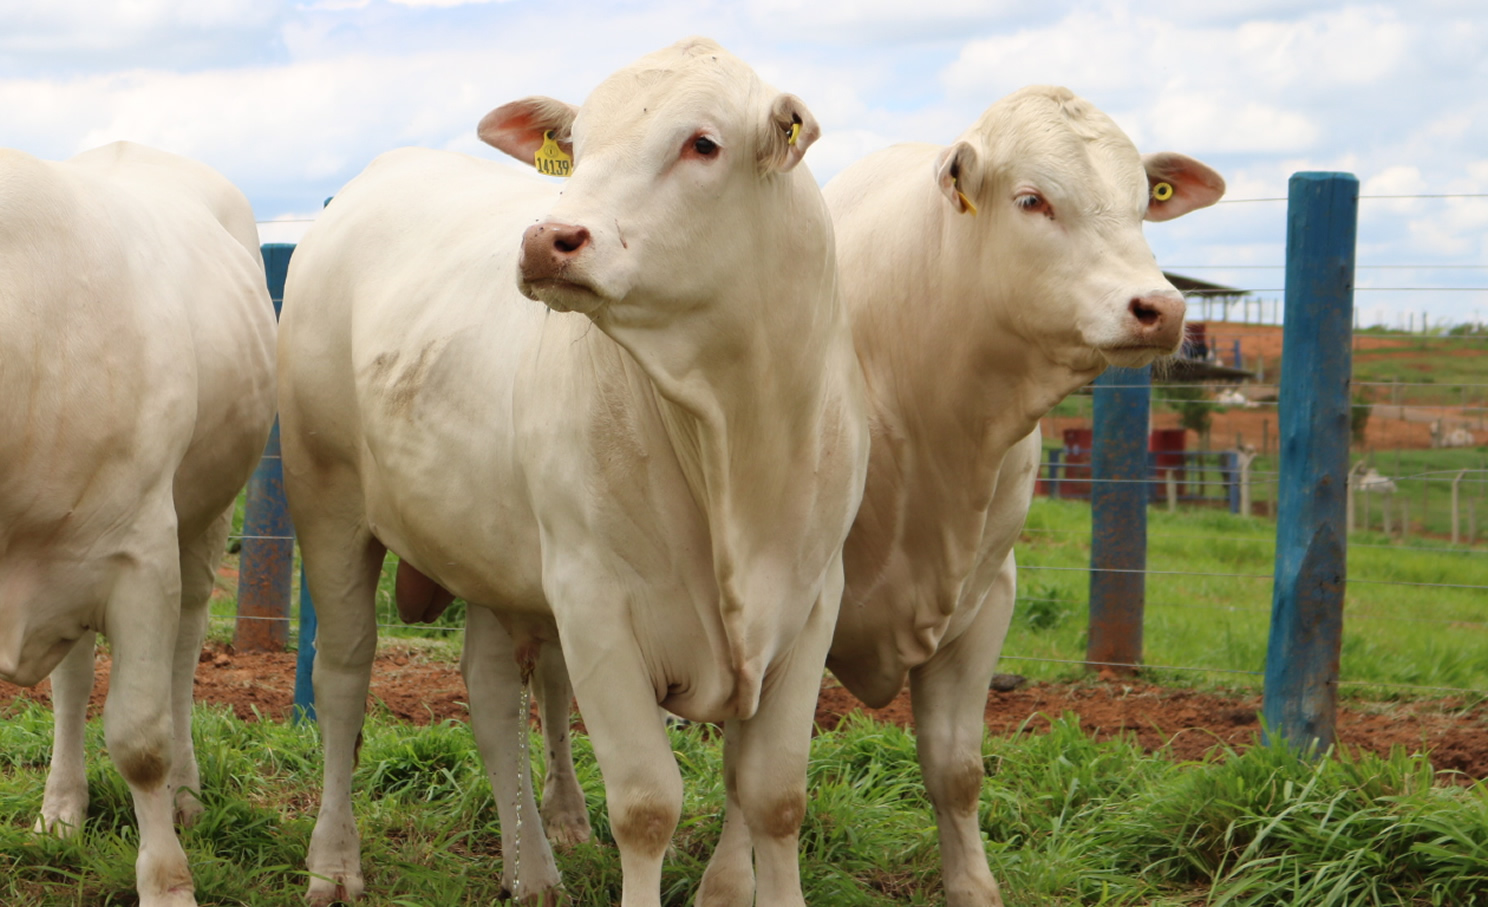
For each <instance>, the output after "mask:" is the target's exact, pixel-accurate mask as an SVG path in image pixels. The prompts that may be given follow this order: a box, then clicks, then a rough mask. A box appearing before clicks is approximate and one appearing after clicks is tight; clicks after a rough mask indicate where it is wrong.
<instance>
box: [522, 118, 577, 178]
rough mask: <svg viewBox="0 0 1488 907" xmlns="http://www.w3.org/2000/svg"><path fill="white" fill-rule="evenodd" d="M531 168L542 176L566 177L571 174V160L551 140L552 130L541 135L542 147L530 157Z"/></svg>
mask: <svg viewBox="0 0 1488 907" xmlns="http://www.w3.org/2000/svg"><path fill="white" fill-rule="evenodd" d="M532 166H534V167H536V168H537V172H538V173H541V174H543V175H544V176H564V177H566V176H568V175H569V174H570V173H572V172H573V158H571V157H569V156H568V153H567V152H565V151H564V150H563V148H562V147H560V146H559V144H558V143H557V142H555V141H554V140H553V130H551V129H549V130H548V131H547V132H544V133H543V143H542V147H541V148H539V149H537V153H536V154H534V155H533V156H532Z"/></svg>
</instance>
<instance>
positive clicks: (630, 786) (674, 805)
mask: <svg viewBox="0 0 1488 907" xmlns="http://www.w3.org/2000/svg"><path fill="white" fill-rule="evenodd" d="M550 597H552V598H570V599H572V600H587V601H603V600H604V599H605V598H606V595H605V594H604V593H601V592H600V591H598V590H595V591H594V593H593V594H587V591H586V594H583V595H574V594H571V595H568V596H550ZM626 610H627V609H625V608H616V609H614V611H615V612H616V613H621V614H623V613H625V611H626ZM581 620H583V622H584V625H583V626H582V627H581V628H579V631H578V632H565V630H566V629H568V630H572V627H567V628H566V627H565V625H564V624H561V623H560V624H559V627H558V630H559V634H560V636H561V638H562V643H563V650H564V653H565V655H566V657H567V660H568V664H569V665H570V667H571V668H572V667H573V666H582V667H580V668H579V669H578V670H576V671H575V670H571V671H570V676H571V677H572V682H573V687H574V692H575V694H576V695H577V697H578V701H579V709H580V710H581V711H582V712H583V713H584V724H585V725H586V726H587V727H588V729H589V739H590V741H591V742H592V743H593V745H594V755H595V757H596V758H597V759H598V760H599V768H600V772H601V774H603V775H604V782H605V800H606V802H607V803H608V804H609V813H610V829H611V831H612V832H613V833H614V835H615V844H616V846H617V848H618V849H619V851H620V871H621V874H622V876H623V879H624V882H623V889H622V892H621V898H620V907H660V904H661V861H662V857H663V856H664V855H665V854H666V850H667V847H668V846H669V845H670V844H671V841H672V832H673V831H675V830H676V827H677V820H678V819H679V818H680V817H681V815H682V775H681V772H679V771H678V770H677V760H676V758H675V757H674V756H673V755H672V745H671V740H670V739H669V738H668V737H667V733H666V727H665V725H664V724H662V722H661V721H659V720H657V707H656V706H657V696H656V688H655V687H654V686H652V683H651V671H650V669H649V668H648V667H647V666H646V663H645V660H644V659H643V658H642V656H641V652H640V648H639V646H638V645H637V643H636V637H635V632H634V629H633V628H632V627H630V626H628V625H626V624H619V623H617V624H611V625H598V622H597V621H596V620H594V619H593V616H592V614H591V615H585V617H584V618H581Z"/></svg>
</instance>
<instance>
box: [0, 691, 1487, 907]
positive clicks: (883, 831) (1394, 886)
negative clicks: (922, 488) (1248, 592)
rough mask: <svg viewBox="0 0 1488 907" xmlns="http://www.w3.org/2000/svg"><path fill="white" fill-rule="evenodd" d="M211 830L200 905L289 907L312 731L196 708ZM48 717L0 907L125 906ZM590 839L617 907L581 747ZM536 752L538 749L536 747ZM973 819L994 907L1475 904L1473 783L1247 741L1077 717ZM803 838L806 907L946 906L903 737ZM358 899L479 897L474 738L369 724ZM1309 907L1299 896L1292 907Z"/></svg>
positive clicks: (853, 761) (998, 747)
mask: <svg viewBox="0 0 1488 907" xmlns="http://www.w3.org/2000/svg"><path fill="white" fill-rule="evenodd" d="M197 714H198V718H197V725H196V734H197V740H198V752H199V754H200V757H201V762H202V769H203V801H204V805H205V807H206V812H205V815H204V816H203V818H202V820H201V821H200V823H199V824H198V825H196V826H195V827H194V828H192V829H189V830H187V831H185V832H184V833H183V843H184V846H185V848H186V851H187V853H188V855H189V857H190V860H191V865H192V871H193V873H194V875H195V879H196V885H197V894H198V898H199V900H200V901H201V903H202V904H204V905H209V904H215V905H253V907H260V905H262V907H268V905H286V907H288V905H298V904H300V903H301V900H300V898H301V893H302V891H303V888H304V886H305V883H306V877H305V874H304V868H303V861H304V853H305V848H306V845H307V843H308V839H309V834H310V829H311V827H312V825H313V810H314V804H315V801H316V797H317V791H318V786H319V768H318V763H319V748H318V741H317V736H316V732H315V730H314V728H313V727H304V726H294V725H289V724H280V723H273V722H257V723H243V722H239V721H237V720H235V719H234V718H233V717H232V716H231V714H230V713H228V712H226V711H225V710H220V709H215V708H207V707H202V708H199V709H198V712H197ZM49 730H50V715H49V714H48V712H47V711H46V710H45V709H42V708H39V707H37V706H36V705H34V704H29V703H27V704H18V705H17V706H15V707H14V708H13V709H12V711H11V712H10V713H9V714H8V716H7V717H6V720H4V721H3V722H0V754H3V756H0V903H4V904H7V905H9V904H15V905H22V904H24V905H37V907H49V905H64V904H65V905H87V907H92V905H108V904H132V903H134V900H133V894H132V888H133V879H132V875H133V870H132V866H133V859H134V855H135V850H136V847H137V840H138V839H137V835H136V833H135V831H134V828H133V822H132V817H131V810H130V809H129V806H128V796H127V791H126V790H125V788H124V785H123V784H122V782H120V781H119V779H118V776H117V775H116V774H115V773H114V771H113V769H112V768H111V767H109V766H107V764H106V763H105V762H104V760H103V759H102V757H101V755H100V751H101V744H102V740H101V737H102V733H101V727H100V726H99V723H98V722H96V721H95V722H93V723H92V724H91V725H90V727H89V752H90V754H91V761H90V766H89V782H90V787H91V790H92V797H93V805H92V807H91V809H90V811H89V816H88V821H87V825H86V826H85V828H84V830H83V832H82V833H81V835H79V836H78V837H76V838H74V839H71V840H67V841H61V840H56V839H53V838H49V837H36V836H34V835H32V834H31V832H30V825H31V822H32V821H33V820H34V817H35V815H36V812H37V810H38V809H39V806H40V800H41V789H42V782H43V778H44V772H45V762H46V759H47V753H48V747H49ZM671 734H672V741H673V748H674V751H675V753H676V755H677V759H678V762H679V764H680V765H681V767H682V771H683V776H684V779H685V781H686V791H687V794H686V800H685V803H684V807H683V816H682V821H681V823H680V825H679V827H678V831H677V834H676V836H675V838H674V844H673V848H672V850H671V851H670V852H669V854H668V856H667V861H666V870H665V873H664V875H663V883H662V887H663V903H665V904H668V905H682V904H686V903H688V899H689V898H690V896H691V893H692V892H693V891H694V890H695V888H696V886H697V883H698V881H699V879H700V878H701V874H702V872H703V868H704V866H705V865H706V860H707V858H708V855H709V853H710V851H711V848H712V846H713V844H714V843H715V842H716V840H717V836H718V833H719V827H720V822H719V818H720V817H719V813H720V810H721V807H722V802H723V790H722V782H721V778H722V771H721V762H720V759H721V754H720V745H719V742H718V740H717V738H716V736H715V735H713V734H710V733H709V732H708V731H707V730H706V729H703V728H696V727H695V728H688V729H682V730H673V731H672V732H671ZM575 745H576V756H577V761H578V767H579V771H580V781H581V783H582V784H583V786H584V789H585V791H586V793H587V795H588V798H589V806H590V813H591V816H592V818H593V820H594V828H595V834H596V841H595V842H594V843H592V844H588V845H583V846H580V847H578V848H575V849H573V850H571V851H568V852H565V853H561V854H560V855H559V865H560V869H561V870H562V871H563V874H564V878H565V884H566V887H567V890H568V892H569V894H570V895H571V896H572V898H573V903H575V904H582V905H589V904H609V903H614V902H616V900H617V899H618V897H619V893H620V868H619V859H618V855H617V853H616V851H615V849H614V844H613V839H612V838H611V835H610V831H609V826H608V824H607V822H606V821H605V816H604V812H603V789H602V785H601V781H600V778H599V776H598V772H597V770H596V769H595V765H594V759H593V754H592V752H591V751H590V749H589V747H588V741H587V738H585V737H584V736H583V735H577V736H576V738H575ZM532 752H533V753H534V757H535V758H536V756H537V755H538V754H540V752H541V747H540V746H538V745H536V741H534V745H533V747H532ZM984 762H985V765H986V768H987V771H988V774H989V779H988V780H987V782H986V783H985V784H984V785H983V792H982V799H981V807H980V817H981V826H982V829H983V832H984V835H985V847H986V851H987V854H988V857H989V859H990V861H991V864H992V867H993V871H994V872H995V873H996V874H997V876H998V878H999V881H1000V882H1001V883H1002V886H1003V891H1004V893H1005V895H1006V897H1007V903H1008V905H1009V907H1032V905H1066V904H1089V905H1097V904H1099V905H1168V907H1178V905H1197V904H1213V905H1262V904H1265V905H1273V904H1308V905H1329V904H1338V905H1354V904H1371V905H1411V907H1415V905H1429V904H1439V905H1454V907H1457V905H1483V904H1488V787H1485V786H1484V785H1482V784H1479V785H1478V786H1476V787H1472V788H1462V787H1459V786H1456V785H1447V784H1440V783H1437V780H1436V779H1435V778H1434V777H1433V775H1432V770H1431V768H1430V766H1429V764H1428V763H1427V762H1426V761H1425V760H1424V759H1423V758H1421V757H1418V756H1408V755H1406V754H1404V753H1395V754H1394V755H1392V756H1390V757H1388V758H1379V757H1374V756H1359V757H1344V758H1334V759H1324V760H1316V761H1310V760H1307V759H1303V758H1300V757H1298V756H1297V755H1295V754H1293V753H1289V752H1286V751H1284V750H1277V749H1268V748H1261V747H1254V748H1251V749H1249V750H1247V751H1246V752H1245V753H1243V754H1240V755H1236V754H1234V753H1229V754H1228V756H1227V758H1224V759H1222V760H1221V759H1216V760H1211V761H1206V762H1201V763H1179V762H1175V761H1174V760H1172V759H1171V758H1168V757H1167V756H1165V755H1164V754H1162V753H1158V754H1145V753H1143V752H1142V751H1141V750H1140V749H1139V748H1137V747H1136V746H1134V745H1133V744H1132V743H1131V742H1130V741H1129V740H1124V739H1118V740H1114V741H1110V742H1102V743H1097V742H1094V741H1092V740H1091V739H1089V738H1087V737H1086V736H1084V735H1083V734H1082V733H1081V731H1080V730H1079V725H1078V722H1077V721H1074V720H1056V721H1055V723H1054V727H1053V729H1052V730H1051V731H1050V732H1049V733H1048V734H1042V735H1033V734H1019V735H1012V736H1008V737H996V738H992V739H989V740H988V741H987V742H986V743H985V745H984ZM809 783H810V790H811V801H810V806H809V809H808V812H807V816H806V820H805V823H804V826H803V829H802V836H801V859H802V878H803V881H804V884H805V887H806V896H807V900H808V902H810V903H813V904H823V905H834V907H835V905H844V907H854V905H865V907H866V905H890V904H900V905H903V904H908V905H931V904H939V903H942V899H941V894H940V891H939V878H940V873H939V859H938V853H937V848H936V839H935V830H934V823H933V818H932V815H931V812H930V809H929V805H928V803H927V801H926V799H925V796H924V793H923V787H922V785H921V783H920V779H919V770H918V768H917V765H916V761H915V750H914V740H913V737H912V736H910V735H909V734H908V733H907V732H905V731H904V730H902V729H900V728H898V727H894V726H888V725H882V724H876V723H874V722H873V721H871V720H869V719H866V718H855V719H850V720H848V721H846V722H844V724H843V725H842V726H841V727H839V728H838V729H837V730H835V731H832V732H828V733H823V734H821V735H820V736H818V737H817V739H816V741H815V743H814V746H813V751H812V761H811V765H810V781H809ZM355 788H356V797H357V814H358V821H359V825H360V830H361V835H362V842H363V846H362V854H363V861H364V868H365V870H366V873H367V881H368V888H369V892H371V893H372V894H371V898H370V900H369V903H370V904H374V905H382V904H389V905H393V904H405V905H415V904H416V905H445V904H484V903H494V902H495V899H496V897H497V895H498V893H499V889H500V866H501V849H500V839H499V827H498V824H497V819H496V810H495V804H494V803H493V802H492V798H491V793H490V788H489V786H488V785H487V784H486V782H485V780H484V778H483V776H482V772H481V769H480V766H479V762H478V759H477V756H476V754H475V751H474V743H473V740H472V738H471V735H470V732H469V730H468V728H467V727H466V726H465V725H463V724H460V723H454V722H447V723H444V724H440V725H435V726H432V727H425V728H418V727H413V726H410V725H405V724H400V723H397V722H394V721H391V720H389V719H386V718H385V717H382V716H377V715H374V716H373V717H372V718H371V719H370V720H369V723H368V728H367V734H366V744H365V746H364V748H363V750H362V756H361V762H360V764H359V767H358V769H357V773H356V780H355ZM1299 898H1300V899H1299Z"/></svg>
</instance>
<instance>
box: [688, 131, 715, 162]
mask: <svg viewBox="0 0 1488 907" xmlns="http://www.w3.org/2000/svg"><path fill="white" fill-rule="evenodd" d="M692 150H693V152H695V153H696V154H697V155H698V156H700V157H712V156H713V155H715V154H717V153H718V143H717V142H715V141H713V140H712V139H710V138H708V137H707V136H705V135H700V136H698V137H697V138H695V139H693V140H692Z"/></svg>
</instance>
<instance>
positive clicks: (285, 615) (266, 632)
mask: <svg viewBox="0 0 1488 907" xmlns="http://www.w3.org/2000/svg"><path fill="white" fill-rule="evenodd" d="M293 251H294V246H292V245H286V244H284V243H267V244H265V245H264V246H263V247H262V252H263V259H264V277H265V279H266V280H267V281H268V285H269V296H270V297H271V298H272V299H273V300H274V315H275V317H277V316H278V314H279V307H280V305H281V304H282V302H283V301H284V278H285V275H286V274H287V273H288V272H289V256H290V253H292V252H293ZM293 570H294V527H293V526H292V525H290V522H289V508H288V507H286V506H285V503H284V467H283V464H282V463H281V462H280V460H279V422H278V420H277V419H276V420H275V421H274V427H273V429H272V430H271V431H270V433H269V442H268V444H266V445H264V452H263V456H262V457H261V458H260V459H259V461H258V465H257V466H256V467H254V469H253V476H252V477H251V478H249V480H248V493H247V499H246V501H245V504H244V508H243V548H242V553H241V556H240V557H239V561H238V624H237V630H236V633H235V634H234V638H233V646H234V647H235V648H236V649H237V650H238V651H239V652H282V651H283V650H284V646H285V643H287V642H288V641H289V593H290V586H291V583H292V581H293Z"/></svg>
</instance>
